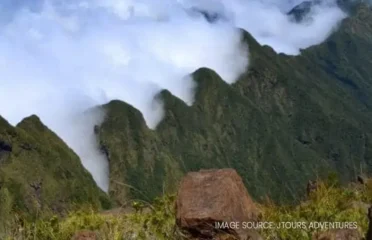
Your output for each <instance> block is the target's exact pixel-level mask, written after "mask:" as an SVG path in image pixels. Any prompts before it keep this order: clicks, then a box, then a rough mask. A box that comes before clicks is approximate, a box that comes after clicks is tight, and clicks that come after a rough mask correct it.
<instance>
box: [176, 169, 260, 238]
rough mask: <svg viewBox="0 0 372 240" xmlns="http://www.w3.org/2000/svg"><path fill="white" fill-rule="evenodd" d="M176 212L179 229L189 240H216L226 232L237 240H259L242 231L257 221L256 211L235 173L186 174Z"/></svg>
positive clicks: (208, 171) (256, 235)
mask: <svg viewBox="0 0 372 240" xmlns="http://www.w3.org/2000/svg"><path fill="white" fill-rule="evenodd" d="M176 208H177V216H176V217H177V225H178V227H179V228H180V229H181V230H183V231H185V232H187V233H188V234H189V235H191V237H192V238H197V239H216V238H217V235H221V232H225V233H226V234H230V235H232V236H235V238H236V239H252V240H255V239H261V238H260V237H259V235H258V234H257V232H256V231H254V230H250V229H244V228H243V227H242V226H243V224H244V222H255V221H257V220H258V216H259V211H258V208H257V207H256V205H255V203H254V202H253V200H252V199H251V197H250V195H249V194H248V191H247V189H246V188H245V186H244V184H243V181H242V178H241V177H240V176H239V175H238V173H237V172H236V171H235V170H234V169H220V170H201V171H199V172H191V173H188V174H187V175H186V176H185V177H184V178H183V180H182V181H181V185H180V188H179V191H178V196H177V201H176ZM217 224H222V225H224V226H225V227H224V228H223V227H221V225H220V227H216V225H217ZM226 224H228V225H229V226H228V227H226ZM218 238H220V237H218ZM221 239H222V238H221Z"/></svg>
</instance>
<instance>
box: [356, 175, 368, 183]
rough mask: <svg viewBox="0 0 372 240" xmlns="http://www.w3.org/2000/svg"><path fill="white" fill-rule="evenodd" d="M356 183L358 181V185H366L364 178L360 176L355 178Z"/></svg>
mask: <svg viewBox="0 0 372 240" xmlns="http://www.w3.org/2000/svg"><path fill="white" fill-rule="evenodd" d="M357 181H358V183H360V184H362V185H365V184H366V183H367V180H366V178H365V177H364V176H361V175H359V176H358V177H357Z"/></svg>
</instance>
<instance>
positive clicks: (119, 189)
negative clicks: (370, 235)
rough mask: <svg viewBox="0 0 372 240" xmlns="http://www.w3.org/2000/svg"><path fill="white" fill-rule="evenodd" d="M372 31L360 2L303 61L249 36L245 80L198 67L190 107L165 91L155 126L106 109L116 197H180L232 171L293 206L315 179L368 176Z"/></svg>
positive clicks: (120, 107)
mask: <svg viewBox="0 0 372 240" xmlns="http://www.w3.org/2000/svg"><path fill="white" fill-rule="evenodd" d="M371 30H372V12H371V9H369V7H368V6H367V5H365V4H361V5H359V6H358V8H357V10H356V11H355V13H354V15H353V16H352V17H349V18H347V19H345V20H344V21H343V22H342V24H341V27H340V29H339V30H338V31H337V32H335V33H334V34H332V35H331V36H330V37H329V39H328V40H326V41H325V42H324V43H322V44H320V45H318V46H314V47H311V48H309V49H306V50H303V51H302V54H301V55H300V56H296V57H292V56H286V55H283V54H276V53H275V52H274V51H273V50H272V49H271V48H270V47H268V46H260V45H259V44H258V43H257V42H256V41H255V40H254V39H253V37H252V36H250V34H248V33H244V41H246V42H247V44H248V46H249V49H250V59H251V66H250V68H249V69H248V70H247V72H246V74H244V76H242V77H241V79H240V80H239V81H238V82H237V83H236V84H233V85H232V86H230V85H227V84H226V83H224V82H223V81H222V80H221V79H220V77H219V76H218V75H217V74H216V73H215V72H213V71H212V70H209V69H200V70H198V71H196V72H195V73H194V74H193V76H194V78H195V81H197V83H198V89H197V92H196V98H195V103H194V104H193V106H191V107H189V106H187V105H186V104H185V103H183V102H182V101H180V100H179V99H178V98H176V97H174V96H172V95H171V94H170V93H169V92H168V91H163V92H162V93H161V94H159V97H160V98H161V99H162V100H163V101H164V105H165V109H166V114H165V117H164V119H163V121H162V122H161V123H160V124H159V126H158V127H157V128H156V130H150V129H148V128H147V127H146V125H145V122H144V120H143V117H142V115H141V114H140V112H139V111H137V110H136V109H134V108H133V107H131V106H129V105H127V104H125V103H122V102H119V101H113V102H111V103H109V104H107V105H106V106H104V107H105V108H106V110H107V118H106V121H105V122H104V123H103V124H102V126H101V127H100V128H99V129H98V132H97V133H98V135H99V138H100V141H101V145H102V147H103V150H104V151H105V152H106V154H107V155H108V157H109V160H110V169H111V170H110V178H111V184H110V193H111V195H112V196H114V198H115V199H116V200H117V201H118V202H123V201H124V199H126V198H128V197H133V198H141V199H146V200H148V199H152V198H153V197H155V196H156V195H158V194H159V193H161V192H162V191H165V190H170V191H172V190H173V189H174V187H175V186H176V184H177V180H178V179H179V178H180V176H181V175H182V174H184V173H185V172H187V171H194V170H198V169H201V168H221V167H233V168H235V169H237V171H238V172H239V174H240V175H241V176H243V178H244V181H245V183H246V185H247V187H248V189H249V190H250V192H251V193H252V194H253V195H254V196H255V197H256V198H259V197H262V196H264V195H265V194H269V195H270V196H272V197H274V198H275V199H277V200H281V199H288V198H290V199H292V200H293V198H296V196H297V194H298V193H299V191H301V190H298V189H304V188H303V186H304V184H305V182H306V181H307V180H308V179H311V178H315V177H317V176H322V175H327V174H329V173H332V172H337V173H339V175H340V176H341V178H342V180H349V179H350V178H354V177H355V175H356V174H358V173H359V172H360V171H364V172H370V171H371V170H372V165H371V163H372V145H371V139H372V124H371V123H372V122H371V119H372V112H371V107H372V106H371V104H372V101H371V100H372V99H371V98H372V90H371V87H372V80H371V79H372V70H371V69H372V68H371V66H372V65H371V63H372V54H371V51H372V50H371V49H372V31H371ZM125 184H128V185H125ZM123 186H127V187H125V188H123ZM124 189H126V190H125V191H124Z"/></svg>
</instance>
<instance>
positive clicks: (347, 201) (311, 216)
mask: <svg viewBox="0 0 372 240" xmlns="http://www.w3.org/2000/svg"><path fill="white" fill-rule="evenodd" d="M359 187H361V186H359ZM368 195H369V191H368V190H367V189H366V188H361V189H358V188H355V187H353V188H338V187H335V186H334V185H329V183H328V182H327V181H325V182H320V183H318V188H317V190H316V191H314V192H312V193H311V194H310V196H309V198H308V199H307V200H305V201H303V202H300V204H298V205H289V206H278V205H275V204H273V203H271V204H266V205H261V208H262V211H263V219H264V221H267V222H274V223H280V222H292V223H298V222H304V223H306V226H307V228H303V227H301V228H295V227H291V228H283V227H281V228H275V229H261V233H262V235H263V236H264V239H268V240H270V239H277V237H279V239H286V240H297V239H301V240H302V239H303V240H307V239H308V240H311V239H312V236H313V234H314V233H316V232H322V231H327V229H316V228H311V225H310V224H311V222H313V223H314V222H318V223H319V222H322V223H324V222H331V223H335V222H340V223H345V222H348V223H352V222H355V223H356V225H357V227H358V230H359V231H360V233H361V234H362V235H364V234H365V233H366V232H367V229H368V218H367V211H366V210H367V209H366V208H367V207H366V206H365V205H368V204H366V203H365V202H363V201H362V199H366V198H369V196H368Z"/></svg>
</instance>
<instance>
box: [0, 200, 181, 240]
mask: <svg viewBox="0 0 372 240" xmlns="http://www.w3.org/2000/svg"><path fill="white" fill-rule="evenodd" d="M173 203H174V197H173V196H166V197H163V198H159V199H157V200H155V201H154V202H153V204H151V205H150V206H146V205H144V204H141V203H140V202H133V207H134V208H135V209H136V211H135V212H133V213H127V214H115V213H112V214H110V213H106V214H104V213H102V212H97V211H95V210H93V209H92V208H86V209H83V210H79V211H76V212H71V213H70V214H69V215H68V216H67V217H66V218H63V219H61V218H58V217H56V216H54V217H52V218H50V219H42V220H38V221H36V222H24V221H23V220H22V219H20V218H17V217H16V218H14V221H13V224H12V227H11V228H9V229H7V232H6V234H5V235H6V237H5V235H4V236H3V238H4V237H5V239H6V240H21V239H22V240H34V239H38V240H64V239H66V240H70V239H71V238H72V237H73V236H74V234H75V233H77V232H79V231H87V230H88V231H92V232H94V233H95V234H96V235H97V237H98V239H102V240H119V239H120V240H122V239H128V240H129V239H139V240H142V239H157V240H163V239H164V240H168V239H177V238H178V237H179V236H180V235H179V234H178V232H177V231H176V228H175V219H174V208H173ZM3 238H1V235H0V239H3Z"/></svg>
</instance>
